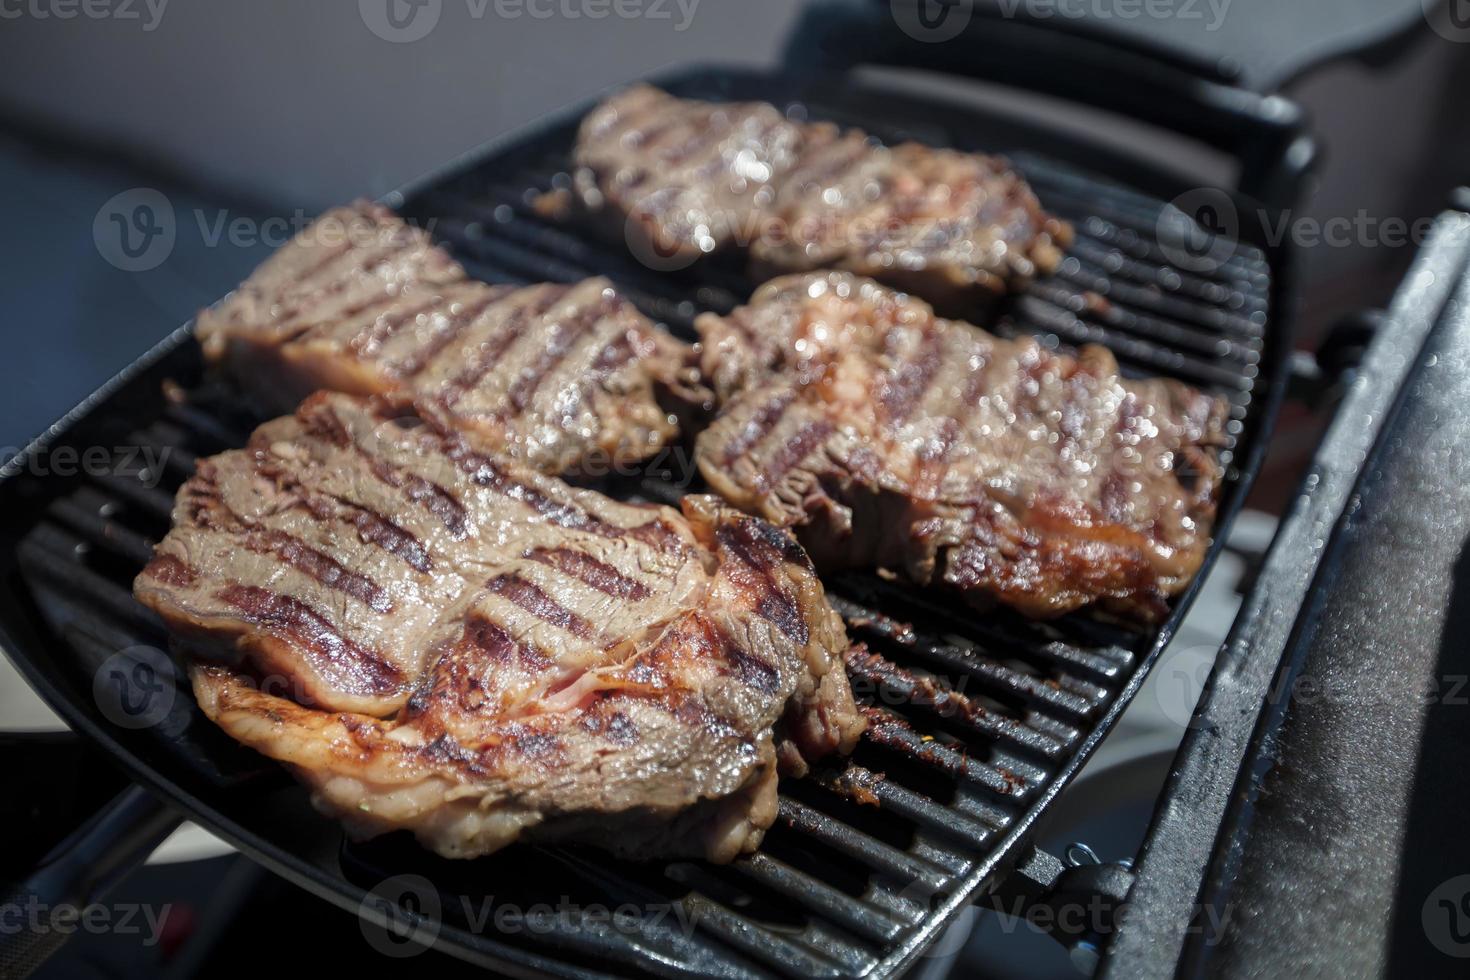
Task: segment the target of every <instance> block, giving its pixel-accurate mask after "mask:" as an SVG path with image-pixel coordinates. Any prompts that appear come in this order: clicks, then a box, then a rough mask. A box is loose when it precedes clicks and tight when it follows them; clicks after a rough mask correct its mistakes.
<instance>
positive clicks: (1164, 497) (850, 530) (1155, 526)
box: [697, 272, 1227, 620]
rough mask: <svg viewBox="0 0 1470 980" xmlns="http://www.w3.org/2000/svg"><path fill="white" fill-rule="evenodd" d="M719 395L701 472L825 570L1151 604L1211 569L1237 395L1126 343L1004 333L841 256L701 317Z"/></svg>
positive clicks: (995, 594) (1017, 593)
mask: <svg viewBox="0 0 1470 980" xmlns="http://www.w3.org/2000/svg"><path fill="white" fill-rule="evenodd" d="M698 326H699V329H700V332H701V334H702V336H703V338H704V341H705V351H704V360H705V367H706V370H707V372H708V373H709V375H710V377H711V380H712V381H713V383H714V385H715V387H716V389H717V390H718V391H719V393H720V395H721V396H722V398H723V399H724V405H723V407H722V410H721V414H720V417H719V418H718V419H717V420H716V422H715V423H714V424H713V425H712V426H711V427H710V428H709V429H707V430H706V431H705V432H704V433H703V434H701V436H700V437H699V441H698V446H697V458H698V461H699V467H700V470H701V472H703V474H704V476H705V478H706V479H707V480H708V481H709V483H710V485H711V486H712V487H714V488H715V489H716V490H718V491H719V492H720V493H721V494H722V495H723V496H724V497H725V498H726V499H727V500H729V501H730V502H732V503H734V504H736V505H737V506H739V507H741V508H743V509H745V510H747V511H749V512H750V513H753V514H758V515H760V516H762V517H764V518H766V519H767V520H769V521H772V522H773V523H776V524H779V525H782V526H785V527H793V528H796V529H797V531H798V536H799V537H800V539H801V541H802V542H803V543H804V544H805V545H806V547H807V549H808V550H809V551H810V552H811V553H812V556H813V558H814V559H815V560H816V562H817V565H818V567H846V566H858V567H885V568H891V569H894V570H901V571H902V572H904V573H906V574H907V575H908V576H909V577H910V578H911V579H913V580H914V581H916V582H919V583H924V584H927V583H931V582H932V583H943V584H945V585H946V586H948V587H950V588H953V589H956V590H958V591H959V592H960V593H962V594H963V595H964V596H965V597H966V598H967V599H968V600H969V601H971V602H973V603H975V604H977V605H982V606H983V605H986V604H989V603H991V602H995V601H999V602H1001V603H1004V604H1006V605H1008V606H1012V607H1014V608H1016V609H1018V610H1021V611H1022V612H1024V613H1027V614H1031V615H1037V616H1052V615H1058V614H1061V613H1065V612H1067V611H1069V610H1073V609H1077V608H1079V607H1082V606H1085V605H1088V604H1090V603H1100V604H1101V605H1102V606H1104V607H1105V608H1107V609H1110V610H1113V611H1115V612H1119V613H1123V614H1127V615H1130V616H1133V617H1136V618H1140V619H1144V620H1155V619H1157V618H1158V617H1160V616H1161V615H1163V613H1164V612H1165V609H1166V607H1165V600H1166V599H1167V598H1168V597H1169V596H1171V595H1173V594H1175V593H1177V592H1179V591H1180V590H1181V589H1183V588H1184V586H1185V585H1186V584H1188V582H1189V581H1190V579H1191V578H1192V576H1193V575H1194V574H1195V572H1196V571H1197V570H1198V569H1199V566H1200V563H1201V561H1202V560H1203V557H1204V554H1205V551H1206V549H1207V547H1208V544H1209V537H1210V529H1211V524H1212V522H1213V518H1214V512H1215V491H1216V489H1217V487H1218V484H1219V481H1220V478H1221V464H1220V460H1219V452H1220V449H1221V447H1222V446H1223V445H1224V443H1225V423H1226V415H1227V412H1226V405H1225V403H1224V402H1223V401H1222V400H1220V399H1218V398H1215V397H1213V396H1210V395H1207V394H1203V393H1201V392H1198V391H1195V390H1193V389H1191V388H1189V387H1187V386H1185V385H1183V384H1180V383H1178V382H1175V381H1168V380H1157V379H1156V380H1145V381H1134V380H1125V379H1123V378H1122V377H1120V376H1119V372H1118V365H1117V362H1116V361H1115V360H1114V358H1113V356H1112V354H1110V353H1109V352H1108V351H1106V350H1104V349H1103V348H1100V347H1086V348H1083V349H1082V350H1081V351H1080V352H1079V353H1078V354H1077V356H1075V357H1072V356H1068V355H1064V354H1060V353H1057V352H1054V351H1050V350H1048V349H1046V348H1045V347H1043V346H1041V345H1040V344H1039V343H1038V342H1036V341H1035V340H1032V339H1029V338H1028V339H1021V340H1014V341H1008V340H1000V339H997V338H995V337H992V336H990V335H988V334H986V333H983V332H982V331H980V330H978V329H976V328H974V327H972V326H970V325H969V324H965V323H960V322H956V321H947V320H942V319H939V318H937V317H935V316H934V315H933V312H932V310H931V309H930V308H929V307H928V306H927V305H926V304H924V303H922V302H920V301H918V300H915V299H912V298H910V297H908V296H905V295H903V294H900V293H895V292H893V291H892V290H889V289H887V288H886V287H883V286H880V285H878V284H877V283H874V282H872V281H871V280H865V279H861V278H858V277H855V276H852V275H849V274H847V273H840V272H832V273H818V274H811V275H805V276H790V277H787V278H784V279H777V280H775V281H773V282H770V283H767V284H766V285H765V286H763V287H761V289H759V290H758V291H757V292H756V294H755V296H754V297H753V298H752V299H751V302H750V304H749V305H748V306H745V307H742V308H740V309H738V310H736V311H734V312H733V313H732V314H731V315H730V316H728V317H717V316H714V315H705V316H703V317H701V318H700V320H699V322H698Z"/></svg>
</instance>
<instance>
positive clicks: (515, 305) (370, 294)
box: [198, 202, 700, 472]
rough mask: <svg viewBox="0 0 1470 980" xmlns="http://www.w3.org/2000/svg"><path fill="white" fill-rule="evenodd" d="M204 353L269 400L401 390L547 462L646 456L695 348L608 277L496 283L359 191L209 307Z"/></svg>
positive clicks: (201, 323) (486, 437) (685, 391)
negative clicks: (474, 275)
mask: <svg viewBox="0 0 1470 980" xmlns="http://www.w3.org/2000/svg"><path fill="white" fill-rule="evenodd" d="M198 334H199V338H200V340H201V342H202V343H203V345H204V349H205V352H206V355H207V356H208V357H209V358H210V359H211V360H214V361H224V362H227V363H228V364H229V365H230V367H231V369H232V370H233V372H234V374H235V375H236V376H237V377H239V378H240V379H241V380H242V381H244V382H245V384H246V386H247V387H248V388H250V389H251V390H252V391H254V392H255V393H256V394H257V395H258V396H260V398H261V401H262V402H263V403H264V406H265V407H266V408H268V409H270V410H275V411H287V410H289V409H290V408H293V407H295V405H296V403H297V402H298V401H300V400H301V398H303V397H305V395H307V394H309V393H310V392H312V391H315V390H316V389H318V388H329V389H332V390H336V391H344V392H349V393H353V394H365V395H367V394H384V393H392V394H395V395H404V396H408V397H412V398H413V399H415V400H417V401H418V402H419V404H420V406H421V407H422V408H423V410H425V411H429V412H434V413H437V414H440V415H442V416H443V417H444V418H445V419H446V420H448V421H451V422H452V423H453V424H455V425H456V426H459V427H460V428H462V429H464V430H465V431H467V432H470V433H473V434H474V435H475V436H476V438H477V440H478V441H479V443H480V444H482V445H486V446H490V447H493V448H496V449H497V450H500V451H503V452H505V453H507V454H508V455H510V456H512V457H515V458H519V459H522V460H524V461H525V462H527V463H529V464H531V465H533V466H535V467H537V468H538V469H541V470H543V471H545V472H565V471H571V470H577V469H581V468H587V467H588V464H589V462H590V461H591V460H593V459H596V460H597V462H599V463H602V464H614V463H624V462H634V461H637V460H640V459H644V458H647V457H648V456H651V455H652V454H653V453H654V452H656V451H657V450H658V449H659V448H660V447H661V446H663V445H665V444H666V443H668V442H669V441H670V440H671V439H673V438H674V436H675V434H676V432H677V425H676V422H675V421H674V420H673V419H672V418H671V416H670V408H671V407H678V405H679V404H680V402H681V400H683V399H686V398H693V399H695V400H698V399H699V398H700V393H699V392H695V391H693V389H691V388H690V387H689V386H690V384H691V383H692V375H693V372H692V370H691V369H690V366H689V364H688V363H687V362H688V360H689V357H690V354H689V351H688V348H687V347H686V346H685V345H684V344H681V343H680V342H678V341H677V340H674V339H673V338H672V337H670V336H668V335H667V334H665V333H663V332H662V331H659V330H657V329H656V328H655V327H654V326H653V325H652V324H651V323H649V321H648V320H647V319H645V318H644V317H643V316H642V315H641V314H640V313H639V312H638V311H637V310H635V309H634V308H633V307H632V305H631V304H629V303H628V302H626V301H625V300H623V299H622V298H621V297H620V296H618V295H617V293H616V292H615V291H614V290H613V288H612V284H611V283H609V282H608V281H607V280H606V279H588V280H586V281H584V282H581V283H578V284H576V285H574V286H561V285H550V284H543V285H536V286H527V287H524V288H520V289H517V288H513V287H510V286H488V285H486V284H484V283H482V282H478V281H475V280H473V279H468V278H466V277H465V275H464V272H463V270H462V269H461V268H460V267H459V266H458V265H457V264H456V263H455V262H454V261H453V260H452V259H451V258H450V257H449V256H448V255H447V254H446V253H445V252H443V251H442V250H441V249H439V248H438V247H436V246H435V245H433V244H432V243H431V242H430V240H429V238H428V235H427V234H425V233H424V232H423V231H422V230H420V229H417V228H413V227H410V226H409V225H407V224H406V223H405V222H403V221H402V219H400V218H399V217H398V216H397V215H395V214H393V213H392V212H391V211H389V210H387V209H386V208H382V207H379V206H377V205H373V204H367V203H362V202H359V203H358V204H355V205H353V206H352V207H349V208H339V209H336V210H334V211H331V212H328V213H327V214H326V215H323V216H322V217H321V218H320V219H318V220H317V221H316V222H315V223H313V224H312V225H311V226H309V227H308V228H306V229H305V230H304V231H303V232H302V233H301V234H300V235H298V236H297V237H296V239H294V240H293V241H292V242H290V243H289V244H288V245H286V246H285V247H284V248H282V249H281V250H280V251H278V252H277V253H276V254H275V255H273V256H272V257H271V258H270V259H269V260H267V261H266V262H265V263H264V264H263V265H262V266H261V267H260V268H259V269H258V270H256V272H255V273H254V274H253V275H252V276H251V277H250V278H249V279H248V280H247V281H246V282H245V283H244V284H242V285H241V286H240V287H239V288H238V289H237V290H235V292H234V293H232V294H231V295H230V296H229V297H228V298H227V299H225V300H224V301H223V302H221V303H220V304H219V305H218V306H216V307H215V308H213V309H210V310H206V311H204V312H203V313H201V314H200V316H199V319H198Z"/></svg>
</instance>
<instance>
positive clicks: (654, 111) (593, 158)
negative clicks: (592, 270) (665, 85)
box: [574, 85, 830, 266]
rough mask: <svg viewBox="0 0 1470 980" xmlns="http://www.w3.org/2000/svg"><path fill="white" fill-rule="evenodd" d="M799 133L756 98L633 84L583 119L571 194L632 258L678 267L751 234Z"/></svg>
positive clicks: (803, 135) (792, 156)
mask: <svg viewBox="0 0 1470 980" xmlns="http://www.w3.org/2000/svg"><path fill="white" fill-rule="evenodd" d="M808 132H809V130H808V128H806V127H802V126H801V125H799V124H797V123H793V122H790V121H788V120H787V119H786V117H785V116H783V115H782V114H781V113H780V112H779V111H778V110H777V109H776V107H775V106H771V105H766V104H765V103H762V102H744V103H731V104H717V103H711V102H694V101H690V100H687V99H676V98H674V97H673V96H672V95H669V94H668V93H667V92H663V91H661V90H659V89H656V88H654V87H653V86H651V85H635V86H633V87H632V88H629V89H626V90H624V91H622V92H620V93H618V94H617V95H615V96H613V97H612V98H610V99H608V100H607V101H606V102H604V103H603V104H602V105H600V106H598V107H597V109H595V110H594V111H593V112H592V113H591V114H590V115H588V116H587V118H586V119H585V120H583V122H582V126H581V129H580V131H579V133H578V137H577V147H576V150H575V161H574V162H575V163H576V166H577V171H576V173H575V174H574V180H575V190H576V194H577V197H578V200H579V202H580V203H581V204H582V205H583V206H584V207H585V208H586V209H587V210H589V211H591V212H592V213H594V214H597V215H601V216H603V217H604V218H605V219H607V220H606V223H607V229H606V230H607V231H608V232H609V233H610V234H612V235H613V236H618V237H622V236H626V238H627V240H628V242H629V244H630V245H632V246H633V247H634V248H635V249H638V250H639V255H640V258H643V259H645V260H648V261H650V262H652V263H653V264H658V262H659V260H660V259H666V260H670V262H669V264H670V265H673V266H677V265H681V264H686V263H687V262H688V261H690V260H693V259H695V258H698V257H699V256H701V255H704V254H706V253H708V252H712V251H715V250H716V249H717V248H720V247H722V246H724V245H727V244H729V243H730V242H732V241H737V240H740V239H742V238H745V237H746V236H748V235H750V234H752V230H753V228H754V225H755V222H756V219H757V216H758V214H759V213H760V208H762V207H763V206H767V205H769V204H771V203H772V201H773V200H774V196H775V182H776V181H778V180H779V179H780V178H781V175H782V174H784V173H785V172H786V171H788V170H789V169H790V168H791V167H792V166H793V165H794V164H795V162H796V159H797V154H798V153H799V152H800V151H801V148H802V144H803V142H804V141H805V140H806V139H807V138H808ZM824 132H825V131H824V130H820V129H812V130H810V134H811V135H812V136H821V135H822V134H823V133H824ZM827 135H828V136H829V138H830V134H827Z"/></svg>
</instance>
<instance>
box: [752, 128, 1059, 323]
mask: <svg viewBox="0 0 1470 980" xmlns="http://www.w3.org/2000/svg"><path fill="white" fill-rule="evenodd" d="M771 214H772V215H773V217H774V218H775V221H774V223H773V225H772V227H775V228H779V229H782V230H783V231H784V234H782V235H780V236H763V237H758V238H756V239H755V240H754V241H753V242H752V244H751V259H752V274H753V275H754V276H755V277H756V278H759V279H764V278H767V277H768V276H774V275H779V274H781V273H783V272H804V271H808V270H813V269H846V270H849V271H852V272H856V273H859V274H861V275H864V276H872V277H873V278H875V279H878V280H880V281H882V282H884V283H887V284H888V285H890V286H895V287H897V288H899V289H906V290H911V291H912V292H914V293H916V294H918V295H920V296H923V297H925V298H926V299H928V300H929V301H930V302H932V303H933V304H934V305H936V306H939V307H942V308H945V309H949V310H962V309H963V310H973V309H975V308H976V307H977V306H978V305H981V304H983V303H984V302H985V301H986V300H988V299H990V298H992V297H994V296H995V295H997V294H1000V293H1004V292H1007V291H1009V290H1011V289H1013V288H1015V287H1016V286H1018V285H1021V284H1024V283H1025V282H1027V281H1029V280H1031V279H1033V278H1035V277H1036V275H1037V273H1038V272H1051V271H1052V270H1053V269H1055V268H1056V266H1057V265H1058V264H1059V263H1060V262H1061V259H1062V254H1061V251H1060V249H1059V246H1064V245H1066V244H1068V243H1069V242H1070V241H1071V237H1072V232H1071V228H1070V227H1069V226H1067V225H1066V224H1065V223H1064V222H1062V221H1060V220H1058V219H1056V218H1054V217H1052V216H1051V215H1049V214H1047V213H1046V212H1045V211H1043V210H1042V209H1041V204H1040V203H1039V202H1038V201H1037V200H1036V195H1035V194H1034V193H1032V191H1031V188H1030V187H1029V186H1027V184H1026V182H1025V181H1024V180H1023V179H1022V178H1021V177H1020V175H1019V174H1017V173H1016V172H1015V171H1014V170H1013V169H1011V167H1010V165H1009V164H1008V163H1006V161H1004V160H1002V159H1000V158H999V157H990V156H984V155H982V154H978V153H960V152H958V151H955V150H938V149H933V148H931V147H928V146H923V145H921V144H918V143H904V144H902V145H901V146H897V147H894V148H893V149H888V148H886V147H882V146H874V145H873V144H872V143H871V142H870V141H869V140H868V139H867V137H866V136H864V134H862V133H858V132H851V133H848V134H846V135H845V136H844V137H843V138H842V139H841V140H838V141H836V142H832V143H827V144H825V145H821V146H818V147H815V148H812V149H810V150H809V151H808V152H807V153H806V155H805V156H804V157H803V158H802V161H801V165H800V166H799V167H798V168H796V169H795V170H794V171H793V172H791V173H790V174H788V175H787V177H786V179H785V180H784V181H783V182H782V185H781V190H780V192H779V193H778V194H777V197H776V203H775V205H774V207H773V208H772V209H771Z"/></svg>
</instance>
